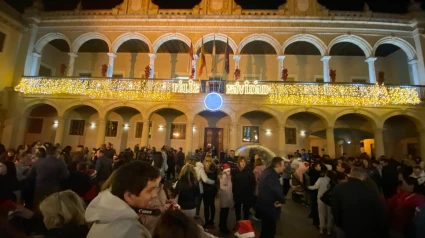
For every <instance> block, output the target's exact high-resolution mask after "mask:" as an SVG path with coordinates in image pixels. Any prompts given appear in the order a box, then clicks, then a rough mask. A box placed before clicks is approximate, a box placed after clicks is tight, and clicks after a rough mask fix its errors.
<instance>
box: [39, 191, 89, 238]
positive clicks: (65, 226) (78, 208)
mask: <svg viewBox="0 0 425 238" xmlns="http://www.w3.org/2000/svg"><path fill="white" fill-rule="evenodd" d="M40 211H41V213H42V214H43V217H44V220H43V221H44V225H45V226H46V228H47V230H48V231H47V233H46V234H45V236H44V237H45V238H85V237H86V236H87V233H88V231H89V228H88V226H87V225H86V223H85V220H84V212H85V205H84V202H83V201H82V200H81V198H80V197H78V195H77V194H76V193H74V192H73V191H71V190H66V191H63V192H58V193H54V194H52V195H50V196H49V197H47V198H46V199H44V200H43V201H42V202H41V203H40Z"/></svg>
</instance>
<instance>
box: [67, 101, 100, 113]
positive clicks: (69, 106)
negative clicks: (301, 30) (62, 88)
mask: <svg viewBox="0 0 425 238" xmlns="http://www.w3.org/2000/svg"><path fill="white" fill-rule="evenodd" d="M79 106H89V107H92V108H93V109H95V110H96V111H97V113H99V115H100V114H101V113H102V112H103V110H102V108H101V106H100V105H97V104H96V103H94V102H90V101H81V100H78V101H73V102H71V103H67V104H66V107H65V108H64V109H62V112H63V113H62V115H64V116H66V115H68V114H69V113H70V112H71V111H72V110H74V109H75V108H77V107H79Z"/></svg>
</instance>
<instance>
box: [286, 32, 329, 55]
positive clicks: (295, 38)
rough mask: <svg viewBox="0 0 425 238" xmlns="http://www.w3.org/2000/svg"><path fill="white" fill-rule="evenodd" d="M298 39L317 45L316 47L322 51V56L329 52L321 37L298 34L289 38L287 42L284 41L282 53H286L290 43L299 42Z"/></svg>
mask: <svg viewBox="0 0 425 238" xmlns="http://www.w3.org/2000/svg"><path fill="white" fill-rule="evenodd" d="M298 41H304V42H308V43H311V44H313V45H314V46H316V48H317V49H318V50H319V51H320V55H322V56H324V55H326V52H327V47H326V44H325V43H324V42H323V41H322V40H321V39H320V38H319V37H317V36H314V35H310V34H298V35H294V36H292V37H290V38H289V39H287V40H286V41H285V43H283V46H282V53H283V54H285V50H286V48H287V47H288V46H289V45H290V44H292V43H295V42H298Z"/></svg>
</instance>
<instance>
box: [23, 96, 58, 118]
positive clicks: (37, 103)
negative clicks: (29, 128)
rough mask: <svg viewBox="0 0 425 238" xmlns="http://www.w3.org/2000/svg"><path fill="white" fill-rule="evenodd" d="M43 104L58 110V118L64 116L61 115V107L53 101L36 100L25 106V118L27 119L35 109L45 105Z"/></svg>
mask: <svg viewBox="0 0 425 238" xmlns="http://www.w3.org/2000/svg"><path fill="white" fill-rule="evenodd" d="M43 104H46V105H49V106H52V107H53V108H54V109H56V112H57V114H58V116H62V115H63V114H60V112H61V110H59V108H60V107H59V105H58V104H57V103H56V102H54V101H52V100H48V99H35V100H32V101H29V102H28V103H26V104H25V106H24V107H23V110H22V111H23V112H24V113H23V116H24V117H27V116H28V115H29V114H30V113H31V111H32V110H33V109H34V108H36V107H38V106H40V105H43Z"/></svg>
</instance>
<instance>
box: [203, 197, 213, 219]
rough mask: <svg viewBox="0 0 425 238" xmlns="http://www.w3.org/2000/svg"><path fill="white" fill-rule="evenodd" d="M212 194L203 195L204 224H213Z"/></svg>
mask: <svg viewBox="0 0 425 238" xmlns="http://www.w3.org/2000/svg"><path fill="white" fill-rule="evenodd" d="M214 198H215V195H214V194H209V193H204V194H203V199H204V216H205V224H213V223H214V217H215V204H214Z"/></svg>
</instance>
